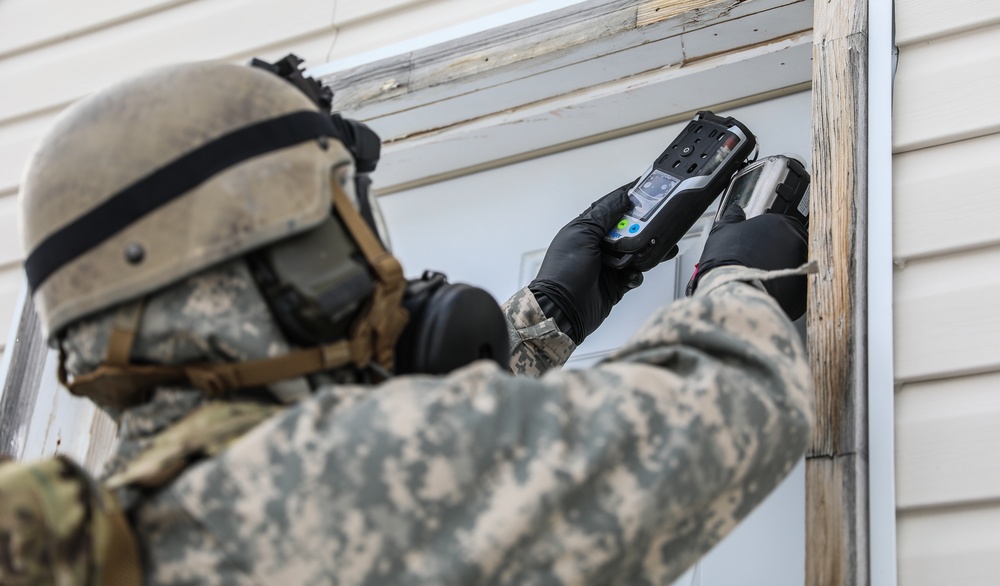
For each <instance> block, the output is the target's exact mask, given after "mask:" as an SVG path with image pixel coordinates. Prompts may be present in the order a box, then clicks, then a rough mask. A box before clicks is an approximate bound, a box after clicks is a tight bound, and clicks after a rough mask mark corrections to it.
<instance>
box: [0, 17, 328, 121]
mask: <svg viewBox="0 0 1000 586" xmlns="http://www.w3.org/2000/svg"><path fill="white" fill-rule="evenodd" d="M331 21H332V11H331V9H330V7H329V5H327V4H326V3H322V4H318V3H317V2H315V1H314V0H255V1H253V2H247V1H242V0H212V1H210V2H195V3H191V4H185V5H183V6H180V7H178V8H176V9H174V10H169V11H166V12H164V13H162V14H160V15H158V16H157V18H148V19H139V20H136V21H131V22H128V23H125V24H122V25H121V26H117V27H114V28H110V29H106V30H104V31H101V32H99V33H96V34H94V35H87V36H84V37H80V38H77V39H72V40H69V41H67V42H65V43H59V44H58V45H53V46H47V47H45V48H42V49H39V50H38V51H32V52H30V53H26V54H24V55H18V56H15V57H11V58H9V59H5V60H2V61H0V87H3V88H18V91H15V92H12V91H5V92H0V119H2V120H5V119H11V118H17V117H23V116H28V115H31V114H33V113H37V112H42V111H45V110H48V109H53V108H60V107H63V106H65V105H66V104H68V103H70V102H72V101H73V100H75V99H77V98H79V97H81V96H83V95H86V94H88V93H91V92H93V91H95V90H97V89H99V88H102V87H104V86H106V85H108V84H110V83H112V82H114V81H116V80H119V79H122V78H124V77H128V76H131V75H135V74H137V73H139V72H142V71H145V70H148V69H149V68H151V67H155V66H159V65H165V64H168V63H175V62H178V61H194V60H201V59H225V58H228V57H230V56H233V55H237V54H244V53H246V52H250V51H253V50H254V49H255V48H258V47H261V48H262V47H267V46H269V45H273V44H281V43H286V42H288V41H289V40H290V39H294V38H296V37H299V36H304V35H308V34H310V33H315V32H317V31H322V30H327V29H328V30H329V31H330V33H329V34H330V35H331V37H330V38H331V40H332V38H333V31H332V27H331Z"/></svg>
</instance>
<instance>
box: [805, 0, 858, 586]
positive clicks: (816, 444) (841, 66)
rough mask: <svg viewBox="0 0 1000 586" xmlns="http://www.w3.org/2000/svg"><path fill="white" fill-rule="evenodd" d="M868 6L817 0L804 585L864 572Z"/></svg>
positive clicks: (853, 578) (849, 581)
mask: <svg viewBox="0 0 1000 586" xmlns="http://www.w3.org/2000/svg"><path fill="white" fill-rule="evenodd" d="M867 28H868V6H867V2H865V1H864V0H829V1H827V2H817V3H816V5H815V14H814V23H813V34H814V37H813V117H812V118H813V119H812V141H813V142H812V145H813V146H812V165H813V176H812V195H811V198H810V203H811V206H812V207H811V210H810V216H811V218H810V242H809V245H810V246H809V248H810V256H811V257H812V258H813V259H816V260H818V261H819V265H820V273H819V274H818V275H816V276H814V277H811V278H810V286H809V311H808V325H807V339H808V345H809V348H810V360H811V366H812V369H813V376H814V378H815V381H816V429H815V432H814V434H813V438H812V442H811V445H810V447H809V450H808V452H807V455H806V509H807V512H806V523H807V543H806V584H809V585H818V586H826V585H830V584H836V585H841V584H845V585H863V584H867V583H868V581H869V578H868V567H869V564H868V557H867V556H868V498H867V495H868V493H867V485H868V480H867V474H868V455H867V417H866V409H865V405H866V404H867V402H866V396H867V388H866V373H867V362H866V353H865V331H866V328H865V323H866V319H867V316H866V310H867V308H866V303H865V293H864V291H865V284H866V265H865V259H866V255H865V250H866V233H867V229H866V226H867V224H866V217H867V216H866V214H867V210H866V202H867V189H866V185H867V171H868V170H867V146H866V145H867V132H868V130H867V118H868V106H867V104H868V99H867V87H868V57H867V56H868V38H867Z"/></svg>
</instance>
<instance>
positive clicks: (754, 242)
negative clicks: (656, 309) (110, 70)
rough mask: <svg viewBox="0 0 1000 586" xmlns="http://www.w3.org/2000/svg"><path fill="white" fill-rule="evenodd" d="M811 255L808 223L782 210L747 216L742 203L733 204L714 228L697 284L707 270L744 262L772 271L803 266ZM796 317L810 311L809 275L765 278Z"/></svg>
mask: <svg viewBox="0 0 1000 586" xmlns="http://www.w3.org/2000/svg"><path fill="white" fill-rule="evenodd" d="M807 257H808V242H807V232H806V228H805V226H803V225H802V223H801V222H799V221H798V220H796V219H794V218H790V217H788V216H785V215H781V214H763V215H760V216H757V217H754V218H750V219H749V220H747V219H746V213H744V211H743V208H741V207H740V206H739V205H735V204H734V205H731V206H729V209H727V210H726V212H725V213H724V214H723V215H722V218H721V219H720V220H719V224H718V225H717V226H715V227H714V228H712V232H711V234H709V236H708V242H706V243H705V250H704V251H703V252H702V253H701V260H700V261H699V262H698V272H697V274H696V275H695V278H694V286H695V287H697V286H698V281H699V280H700V279H701V278H702V277H704V276H705V274H706V273H708V272H709V271H711V270H712V269H714V268H717V267H722V266H726V265H741V266H745V267H750V268H754V269H764V270H768V271H773V270H778V269H793V268H797V267H799V266H802V264H803V263H805V262H806V259H807ZM763 283H764V288H765V289H767V292H768V293H770V294H771V297H774V298H775V299H776V300H777V301H778V304H779V305H781V308H782V309H783V310H785V313H786V314H788V317H790V318H791V319H792V320H796V319H798V318H800V317H802V314H804V313H805V312H806V278H805V276H804V275H803V276H793V277H780V278H777V279H772V280H768V281H763Z"/></svg>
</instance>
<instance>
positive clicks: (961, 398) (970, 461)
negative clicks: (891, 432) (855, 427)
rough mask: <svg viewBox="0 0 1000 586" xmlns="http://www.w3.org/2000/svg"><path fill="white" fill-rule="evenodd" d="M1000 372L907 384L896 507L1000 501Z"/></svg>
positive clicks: (899, 408)
mask: <svg viewBox="0 0 1000 586" xmlns="http://www.w3.org/2000/svg"><path fill="white" fill-rule="evenodd" d="M997 446H1000V372H997V373H990V374H985V375H978V376H968V377H961V378H954V379H948V380H944V381H934V382H928V383H916V384H910V385H903V388H902V390H901V391H900V392H899V393H898V394H897V395H896V505H897V507H899V508H900V509H906V508H911V507H927V506H941V505H951V504H957V503H968V502H974V501H986V500H1000V452H998V451H997Z"/></svg>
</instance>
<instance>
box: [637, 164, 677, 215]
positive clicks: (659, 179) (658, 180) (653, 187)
mask: <svg viewBox="0 0 1000 586" xmlns="http://www.w3.org/2000/svg"><path fill="white" fill-rule="evenodd" d="M680 182H681V180H680V179H678V178H676V177H674V176H673V175H667V174H666V173H664V172H663V171H660V170H659V169H653V172H652V173H650V174H649V175H648V176H647V177H646V178H645V179H643V181H642V183H641V184H640V185H637V186H636V187H634V188H633V189H632V191H630V192H629V198H630V199H631V200H632V204H633V205H634V206H635V208H634V209H633V210H632V211H630V212H629V213H628V214H626V215H628V216H631V217H632V218H635V219H636V220H639V221H643V222H644V221H646V220H648V219H649V218H650V216H652V215H653V212H654V211H655V210H656V206H657V205H659V203H660V201H661V200H663V198H664V197H666V196H667V195H668V194H669V193H670V192H671V191H672V190H673V188H674V187H675V186H676V185H677V184H678V183H680Z"/></svg>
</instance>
